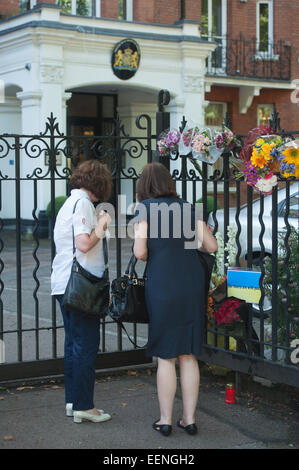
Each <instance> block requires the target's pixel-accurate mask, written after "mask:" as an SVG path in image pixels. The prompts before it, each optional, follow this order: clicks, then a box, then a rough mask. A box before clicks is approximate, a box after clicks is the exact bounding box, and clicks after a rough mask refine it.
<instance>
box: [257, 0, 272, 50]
mask: <svg viewBox="0 0 299 470" xmlns="http://www.w3.org/2000/svg"><path fill="white" fill-rule="evenodd" d="M262 3H265V4H267V5H268V6H269V9H268V49H267V51H261V50H260V41H261V38H260V5H261V4H262ZM273 50H274V9H273V0H258V1H257V2H256V52H257V54H259V55H260V56H266V57H272V56H273Z"/></svg>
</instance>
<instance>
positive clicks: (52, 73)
mask: <svg viewBox="0 0 299 470" xmlns="http://www.w3.org/2000/svg"><path fill="white" fill-rule="evenodd" d="M40 76H41V82H42V83H58V84H61V83H62V80H63V76H64V68H63V67H61V66H57V65H41V67H40Z"/></svg>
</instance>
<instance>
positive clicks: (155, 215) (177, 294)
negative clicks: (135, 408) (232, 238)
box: [134, 163, 218, 435]
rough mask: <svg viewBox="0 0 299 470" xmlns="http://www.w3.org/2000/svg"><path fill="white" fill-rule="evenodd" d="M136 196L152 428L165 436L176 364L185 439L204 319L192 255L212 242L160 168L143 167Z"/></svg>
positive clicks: (198, 269)
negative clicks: (152, 365) (152, 381)
mask: <svg viewBox="0 0 299 470" xmlns="http://www.w3.org/2000/svg"><path fill="white" fill-rule="evenodd" d="M137 193H138V199H139V201H140V204H139V205H138V207H137V211H136V218H135V219H134V221H136V223H135V225H134V227H135V242H134V254H135V256H136V258H138V259H141V260H144V261H147V268H146V278H147V281H146V303H147V307H148V311H149V316H150V323H149V338H148V345H147V355H148V356H149V357H150V356H154V357H157V358H158V370H157V389H158V399H159V406H160V419H159V420H157V421H156V422H155V423H154V424H153V428H154V429H155V430H157V431H160V432H161V433H162V434H163V435H169V434H170V433H171V430H172V412H173V403H174V398H175V393H176V384H177V377H176V369H175V363H176V359H177V358H178V360H179V366H180V384H181V391H182V400H183V413H182V417H181V419H180V420H179V421H178V422H177V425H178V426H179V427H180V428H183V429H184V430H185V431H186V432H187V433H188V434H196V432H197V427H196V424H195V409H196V405H197V400H198V391H199V382H200V373H199V368H198V361H197V356H199V354H200V351H201V346H202V342H203V332H204V317H205V289H204V282H205V271H204V269H203V267H202V265H201V263H200V260H199V256H198V255H197V252H196V251H197V249H198V248H200V249H201V250H202V251H206V252H214V251H216V250H217V248H218V247H217V241H216V239H215V238H214V236H213V235H212V234H211V233H210V232H209V230H208V229H207V226H206V224H205V223H204V222H203V221H201V220H200V219H199V218H198V215H197V211H196V209H195V208H194V207H193V206H192V205H191V204H189V203H188V202H187V201H184V200H183V199H180V198H179V197H178V195H177V193H176V189H175V182H174V180H173V179H172V178H171V175H170V173H169V171H168V170H167V169H166V168H165V166H164V165H162V164H160V163H150V164H148V165H146V166H145V168H144V169H143V172H142V174H141V177H140V179H139V182H138V186H137ZM192 235H193V244H192V242H191V240H192ZM188 243H189V244H188Z"/></svg>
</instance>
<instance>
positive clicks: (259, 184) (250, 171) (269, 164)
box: [234, 127, 299, 194]
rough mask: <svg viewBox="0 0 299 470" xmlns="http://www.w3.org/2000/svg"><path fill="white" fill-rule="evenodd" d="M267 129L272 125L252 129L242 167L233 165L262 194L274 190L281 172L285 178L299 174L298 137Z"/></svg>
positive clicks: (240, 175) (243, 153) (241, 156)
mask: <svg viewBox="0 0 299 470" xmlns="http://www.w3.org/2000/svg"><path fill="white" fill-rule="evenodd" d="M266 132H271V129H270V128H268V127H266V128H265V127H261V128H256V129H253V130H252V131H250V133H249V135H248V138H247V139H246V141H245V145H244V148H243V150H242V152H241V153H240V158H241V160H243V162H244V165H243V168H242V169H240V168H239V167H238V165H234V166H235V167H237V169H238V171H239V173H238V174H237V177H242V176H244V177H245V180H246V182H247V184H248V185H249V186H253V187H254V188H255V189H256V190H257V191H259V192H260V193H262V194H271V193H272V190H273V188H274V187H275V186H276V185H277V182H278V179H277V175H278V174H281V175H282V176H283V177H284V178H288V177H290V176H299V141H298V140H297V141H296V140H295V141H294V140H290V139H288V140H285V141H284V140H283V139H282V138H281V137H280V136H278V135H275V134H270V133H266ZM253 137H254V138H255V140H254V141H252V139H253Z"/></svg>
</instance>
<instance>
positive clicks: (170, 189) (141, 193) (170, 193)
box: [137, 162, 179, 201]
mask: <svg viewBox="0 0 299 470" xmlns="http://www.w3.org/2000/svg"><path fill="white" fill-rule="evenodd" d="M137 196H138V199H139V201H143V200H144V199H149V198H152V197H153V198H157V197H179V196H178V194H177V192H176V187H175V181H174V180H173V179H172V177H171V174H170V173H169V171H168V170H167V168H166V167H165V166H164V165H162V163H158V162H154V163H148V164H147V165H146V166H145V167H144V168H143V171H142V173H141V176H140V178H139V180H138V183H137Z"/></svg>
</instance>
